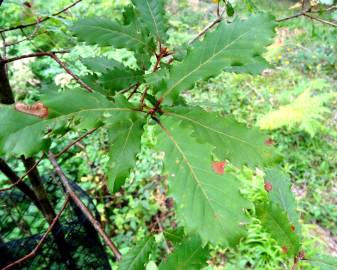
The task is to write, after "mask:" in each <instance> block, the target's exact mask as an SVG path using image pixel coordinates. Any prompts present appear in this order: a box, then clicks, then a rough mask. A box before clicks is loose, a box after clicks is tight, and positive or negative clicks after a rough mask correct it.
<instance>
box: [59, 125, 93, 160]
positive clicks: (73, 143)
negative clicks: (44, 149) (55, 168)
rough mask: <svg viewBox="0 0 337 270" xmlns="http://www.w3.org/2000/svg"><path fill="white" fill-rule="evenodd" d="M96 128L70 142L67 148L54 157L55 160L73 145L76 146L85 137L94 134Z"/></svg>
mask: <svg viewBox="0 0 337 270" xmlns="http://www.w3.org/2000/svg"><path fill="white" fill-rule="evenodd" d="M97 129H98V128H93V129H91V130H89V131H88V132H86V133H84V134H83V135H82V136H81V137H79V138H77V139H76V140H74V141H73V142H71V143H70V144H69V145H68V146H66V147H65V148H63V150H62V151H61V152H59V153H58V154H56V155H54V156H55V158H58V157H60V156H61V155H63V154H64V153H65V152H67V151H68V150H69V149H70V148H71V147H73V146H74V145H75V144H77V143H78V142H80V141H82V140H83V139H84V138H85V137H87V136H89V135H90V134H92V133H94V132H95V131H96V130H97Z"/></svg>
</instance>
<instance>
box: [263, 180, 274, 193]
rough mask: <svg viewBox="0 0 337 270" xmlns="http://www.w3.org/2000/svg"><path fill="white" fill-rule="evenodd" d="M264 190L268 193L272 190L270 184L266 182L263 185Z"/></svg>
mask: <svg viewBox="0 0 337 270" xmlns="http://www.w3.org/2000/svg"><path fill="white" fill-rule="evenodd" d="M264 189H265V191H267V192H270V191H271V190H272V189H273V185H272V184H271V183H270V182H268V181H266V182H265V183H264Z"/></svg>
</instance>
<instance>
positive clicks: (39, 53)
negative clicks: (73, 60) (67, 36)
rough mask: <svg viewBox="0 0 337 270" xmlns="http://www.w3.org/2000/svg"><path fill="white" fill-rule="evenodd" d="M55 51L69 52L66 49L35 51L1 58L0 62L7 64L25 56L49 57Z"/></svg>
mask: <svg viewBox="0 0 337 270" xmlns="http://www.w3.org/2000/svg"><path fill="white" fill-rule="evenodd" d="M56 53H69V52H68V51H52V52H37V53H29V54H23V55H20V56H15V57H12V58H5V59H1V61H0V64H8V63H11V62H14V61H18V60H21V59H25V58H31V57H43V56H49V57H50V56H51V55H52V54H56Z"/></svg>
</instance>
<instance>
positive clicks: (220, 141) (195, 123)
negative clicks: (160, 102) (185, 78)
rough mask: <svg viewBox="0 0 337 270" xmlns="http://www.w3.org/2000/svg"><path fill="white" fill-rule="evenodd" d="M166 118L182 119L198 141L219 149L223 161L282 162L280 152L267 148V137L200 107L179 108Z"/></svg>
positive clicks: (247, 162) (242, 162) (237, 163)
mask: <svg viewBox="0 0 337 270" xmlns="http://www.w3.org/2000/svg"><path fill="white" fill-rule="evenodd" d="M166 115H169V116H171V117H174V118H175V119H177V120H181V121H182V124H183V126H186V127H189V128H191V129H192V130H193V136H194V137H195V138H197V140H198V141H200V142H204V143H206V142H207V143H209V144H211V145H213V146H214V147H215V150H214V154H215V155H216V157H217V158H218V159H219V160H225V159H228V160H229V161H230V162H232V163H233V164H235V165H243V164H247V165H250V166H259V165H270V164H273V163H275V162H277V161H279V160H280V156H279V155H278V154H277V153H276V150H275V149H274V148H273V147H271V146H268V145H266V143H265V141H266V140H267V137H266V136H265V135H263V134H262V133H261V132H259V131H258V130H256V129H253V128H251V129H249V128H247V127H246V126H245V125H244V124H241V123H238V122H237V121H235V120H234V119H233V118H231V117H224V116H221V115H220V114H219V113H216V112H205V111H204V110H202V109H199V108H183V107H181V108H177V109H171V110H169V111H168V112H166Z"/></svg>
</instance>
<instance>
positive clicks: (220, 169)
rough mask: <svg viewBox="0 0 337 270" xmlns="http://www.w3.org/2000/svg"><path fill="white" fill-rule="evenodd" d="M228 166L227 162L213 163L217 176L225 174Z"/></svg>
mask: <svg viewBox="0 0 337 270" xmlns="http://www.w3.org/2000/svg"><path fill="white" fill-rule="evenodd" d="M226 165H227V162H226V161H216V162H213V163H212V169H213V171H214V172H215V173H216V174H224V173H225V167H226Z"/></svg>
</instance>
